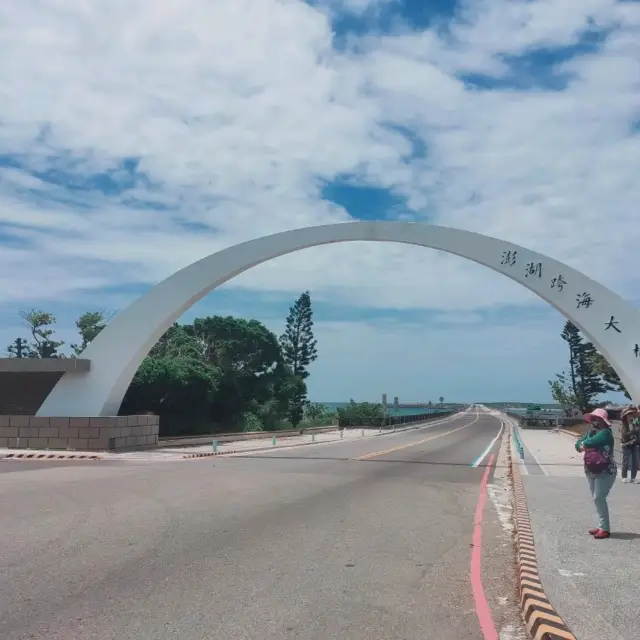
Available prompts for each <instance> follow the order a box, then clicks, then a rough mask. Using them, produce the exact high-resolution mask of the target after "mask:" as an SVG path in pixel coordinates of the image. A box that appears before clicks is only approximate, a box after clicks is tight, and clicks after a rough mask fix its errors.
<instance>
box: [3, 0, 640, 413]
mask: <svg viewBox="0 0 640 640" xmlns="http://www.w3.org/2000/svg"><path fill="white" fill-rule="evenodd" d="M248 16H250V19H248ZM0 46H2V49H3V51H4V52H5V55H6V57H7V59H8V60H11V61H12V64H11V65H2V67H1V68H0V92H1V93H0V344H1V345H5V344H8V343H9V342H10V341H11V340H12V339H14V338H15V337H16V336H17V335H20V334H21V332H22V329H21V328H20V326H19V318H18V311H19V310H21V309H28V308H38V309H46V310H51V311H52V312H54V313H55V314H56V317H57V319H58V330H59V333H60V335H61V337H62V338H64V339H65V340H67V341H68V342H71V341H73V340H74V336H73V321H74V319H75V318H76V317H77V316H78V315H79V314H80V313H82V312H83V311H85V310H93V309H100V308H107V309H109V310H112V311H115V310H117V309H121V308H123V307H124V306H126V305H127V304H128V303H129V302H131V301H132V300H133V299H134V298H135V297H136V296H138V295H140V294H142V293H144V291H146V290H147V289H148V288H149V287H150V286H152V285H153V284H154V283H155V282H158V281H159V280H161V279H163V278H164V277H166V276H168V275H170V274H171V273H172V272H174V271H175V270H176V269H179V268H181V267H183V266H186V265H187V264H189V263H190V262H192V261H194V260H196V259H198V258H200V257H203V256H205V255H208V254H210V253H213V252H215V251H217V250H220V249H222V248H224V247H228V246H231V245H233V244H236V243H238V242H241V241H244V240H247V239H249V238H253V237H258V236H262V235H265V234H269V233H274V232H278V231H283V230H287V229H294V228H298V227H304V226H311V225H316V224H323V223H332V222H345V221H349V220H411V221H423V222H430V223H434V224H441V225H447V226H453V227H457V228H461V229H468V230H471V231H478V232H481V233H486V234H488V235H492V236H495V237H498V238H502V239H504V240H508V241H512V242H516V243H518V244H522V245H524V246H527V247H530V248H532V249H535V250H537V251H540V252H542V253H545V254H547V255H550V256H552V257H554V258H556V259H558V260H562V261H565V262H567V263H568V264H570V265H571V266H573V267H576V268H578V269H580V270H582V271H584V272H585V273H587V274H588V275H589V276H591V277H593V278H595V279H597V280H598V281H600V282H602V283H603V284H605V285H607V286H609V287H611V288H613V289H614V290H615V291H616V292H618V293H620V294H621V295H623V296H625V297H627V298H630V299H632V300H633V301H634V302H635V303H636V304H638V303H640V300H638V294H637V291H638V285H639V284H640V282H639V280H640V278H639V277H638V276H637V274H638V273H639V272H640V270H639V269H638V258H637V255H638V254H637V246H638V241H639V240H640V226H638V225H637V221H636V219H637V214H636V208H637V203H638V202H639V201H640V183H639V182H638V180H637V167H638V166H640V131H639V129H640V127H639V126H638V123H639V122H640V107H639V106H638V86H639V84H638V83H639V82H640V63H639V62H638V61H639V60H640V5H639V4H638V3H635V2H615V1H613V0H546V1H542V0H538V1H535V2H531V1H529V0H527V1H525V0H510V1H506V0H493V1H489V2H487V1H485V0H466V1H465V2H459V3H451V2H444V1H437V2H430V3H426V2H423V1H422V2H421V1H418V0H377V1H376V0H374V1H372V2H369V1H366V0H318V1H317V2H302V0H289V1H286V2H285V1H279V0H218V2H215V3H212V2H208V1H206V0H164V1H163V2H161V3H158V2H157V1H152V0H138V1H137V2H136V3H130V2H125V0H111V1H109V2H107V0H96V1H95V2H92V3H91V4H90V5H85V4H84V3H80V2H76V1H74V0H67V2H66V3H63V4H55V5H54V4H52V3H45V4H43V3H42V2H40V1H38V0H6V1H5V2H3V3H2V5H1V6H0ZM605 238H606V243H603V239H605ZM594 247H597V248H598V253H597V254H596V253H595V252H594ZM594 256H595V257H594ZM305 289H309V290H310V291H311V294H312V298H313V300H314V309H315V317H316V323H317V324H316V330H317V337H318V340H319V350H320V358H319V359H318V361H317V362H316V363H315V364H314V366H313V369H312V376H311V378H310V395H311V397H312V399H315V400H326V401H330V400H334V401H339V400H344V399H348V398H349V397H354V398H357V399H361V400H364V399H369V400H373V399H376V398H378V397H379V396H380V394H381V393H383V392H386V393H388V394H389V395H390V396H395V395H398V396H399V397H400V398H401V399H402V400H406V401H413V400H434V399H436V398H437V397H439V396H441V395H442V396H444V397H445V398H447V399H451V400H461V401H462V400H470V401H473V400H477V401H487V402H488V401H497V400H514V401H538V402H544V401H549V400H550V398H549V391H548V384H547V381H548V380H549V379H550V378H552V377H553V374H554V372H556V371H560V370H562V369H563V368H564V367H565V366H566V349H565V345H564V343H563V342H562V341H561V339H560V337H559V333H560V331H561V329H562V324H563V318H562V317H561V316H560V315H559V314H558V313H557V312H556V311H554V310H553V309H550V308H549V307H548V306H546V305H545V303H543V302H541V301H539V300H538V299H536V298H535V296H534V295H533V294H531V293H530V292H528V291H526V290H524V289H523V288H522V287H520V286H519V285H517V284H515V283H513V282H511V281H507V280H506V279H504V278H503V277H502V276H500V275H497V274H494V273H492V272H490V271H488V270H486V269H483V268H482V267H479V266H477V265H474V264H471V263H469V262H467V261H465V260H463V259H461V258H457V257H453V256H448V255H446V254H441V253H439V252H435V251H430V250H425V249H419V248H412V247H402V246H395V245H377V244H363V243H354V244H351V245H346V244H345V245H337V246H331V247H322V248H316V249H309V250H306V251H303V252H300V253H298V254H294V255H290V256H286V257H283V258H279V259H276V260H274V261H272V262H270V263H267V264H265V265H261V266H259V267H256V268H254V269H252V270H250V271H248V272H246V273H244V274H242V275H241V276H239V277H237V278H235V279H233V280H232V281H230V282H229V283H227V284H225V285H224V286H223V287H221V288H220V289H218V290H216V291H214V292H213V293H212V294H211V295H209V296H208V297H207V298H206V299H205V300H203V301H202V302H200V303H198V305H196V307H194V308H193V309H191V310H190V311H189V312H188V314H187V315H186V316H185V319H186V320H188V319H190V318H192V317H194V316H195V315H204V314H213V313H222V314H237V315H242V316H251V317H257V318H259V319H261V320H263V321H264V322H265V323H266V324H267V325H268V326H269V327H271V328H272V329H273V330H274V331H276V332H278V333H279V332H280V331H281V330H282V328H283V323H284V317H285V316H286V313H287V309H288V306H289V305H290V304H291V303H292V302H293V301H294V300H295V298H296V297H297V296H298V295H299V294H300V293H301V292H302V291H304V290H305Z"/></svg>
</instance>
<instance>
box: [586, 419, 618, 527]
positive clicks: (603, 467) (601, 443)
mask: <svg viewBox="0 0 640 640" xmlns="http://www.w3.org/2000/svg"><path fill="white" fill-rule="evenodd" d="M584 419H585V421H586V422H588V423H589V424H590V425H591V429H590V430H589V432H588V433H587V434H585V435H584V436H583V437H582V438H580V439H579V440H578V441H577V442H576V451H580V452H583V453H584V454H585V456H584V458H585V460H584V463H585V464H584V472H585V475H586V476H587V481H588V482H589V489H590V490H591V496H592V497H593V501H594V503H595V505H596V511H597V512H598V518H599V519H600V523H599V525H598V527H595V528H593V529H589V533H590V534H591V535H592V536H593V537H594V538H596V539H597V540H601V539H603V538H609V537H610V536H611V526H610V521H609V505H608V504H607V496H608V495H609V492H610V491H611V488H612V487H613V483H614V482H615V481H616V475H617V473H618V468H617V466H616V463H615V460H614V459H613V445H614V438H613V433H612V432H611V422H610V420H609V414H608V413H607V410H606V409H594V410H593V411H592V412H591V413H588V414H587V415H586V416H584Z"/></svg>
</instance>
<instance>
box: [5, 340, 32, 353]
mask: <svg viewBox="0 0 640 640" xmlns="http://www.w3.org/2000/svg"><path fill="white" fill-rule="evenodd" d="M30 353H31V349H30V347H29V343H28V342H27V341H26V340H24V339H23V338H16V339H15V340H14V341H13V342H12V343H11V344H10V345H9V346H8V347H7V355H8V356H9V357H10V358H29V357H31V356H30Z"/></svg>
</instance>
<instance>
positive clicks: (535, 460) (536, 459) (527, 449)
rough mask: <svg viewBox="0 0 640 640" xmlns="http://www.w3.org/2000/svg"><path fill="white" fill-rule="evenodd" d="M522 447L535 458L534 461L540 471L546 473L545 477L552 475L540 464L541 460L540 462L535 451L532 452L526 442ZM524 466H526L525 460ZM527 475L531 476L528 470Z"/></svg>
mask: <svg viewBox="0 0 640 640" xmlns="http://www.w3.org/2000/svg"><path fill="white" fill-rule="evenodd" d="M521 441H522V439H521ZM522 446H523V447H524V449H525V450H526V451H528V452H529V455H530V456H531V457H532V458H533V461H534V462H535V463H536V464H537V465H538V466H539V467H540V469H542V473H544V475H545V476H548V475H551V474H550V473H549V472H548V471H547V470H546V468H545V467H544V466H543V465H542V464H540V460H538V458H537V456H536V454H535V453H533V451H531V449H529V447H527V445H526V444H525V443H524V442H523V443H522ZM522 464H524V460H523V462H522ZM527 474H528V475H531V474H530V473H529V471H528V470H527Z"/></svg>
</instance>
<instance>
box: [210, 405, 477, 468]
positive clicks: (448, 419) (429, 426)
mask: <svg viewBox="0 0 640 640" xmlns="http://www.w3.org/2000/svg"><path fill="white" fill-rule="evenodd" d="M464 413H465V412H464V411H461V412H460V413H457V414H455V415H453V416H447V417H446V418H442V419H441V420H434V421H433V422H430V423H427V424H426V425H425V426H424V427H414V428H410V429H403V430H398V431H395V432H393V431H392V432H390V433H384V432H383V434H382V435H388V436H394V435H401V434H402V433H406V432H408V431H416V432H417V431H426V430H427V429H432V428H433V427H439V426H442V425H443V424H447V422H453V421H454V420H456V419H458V418H460V417H461V416H462V415H463V414H464ZM274 433H277V432H274ZM378 435H380V434H373V435H370V436H365V437H364V438H345V439H342V438H340V439H338V438H336V439H335V440H326V441H324V442H323V441H322V440H320V441H319V442H315V443H314V444H315V445H316V446H318V445H327V444H341V443H342V444H346V443H347V442H362V441H363V440H368V439H369V438H375V437H377V436H378ZM309 444H310V443H307V442H303V443H300V444H290V445H285V446H282V447H272V448H270V449H247V450H246V451H239V452H238V453H226V454H224V455H222V456H212V457H218V458H220V457H223V458H241V457H243V456H249V455H259V454H264V453H272V452H276V451H278V449H289V450H291V449H298V448H300V447H308V446H309Z"/></svg>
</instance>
